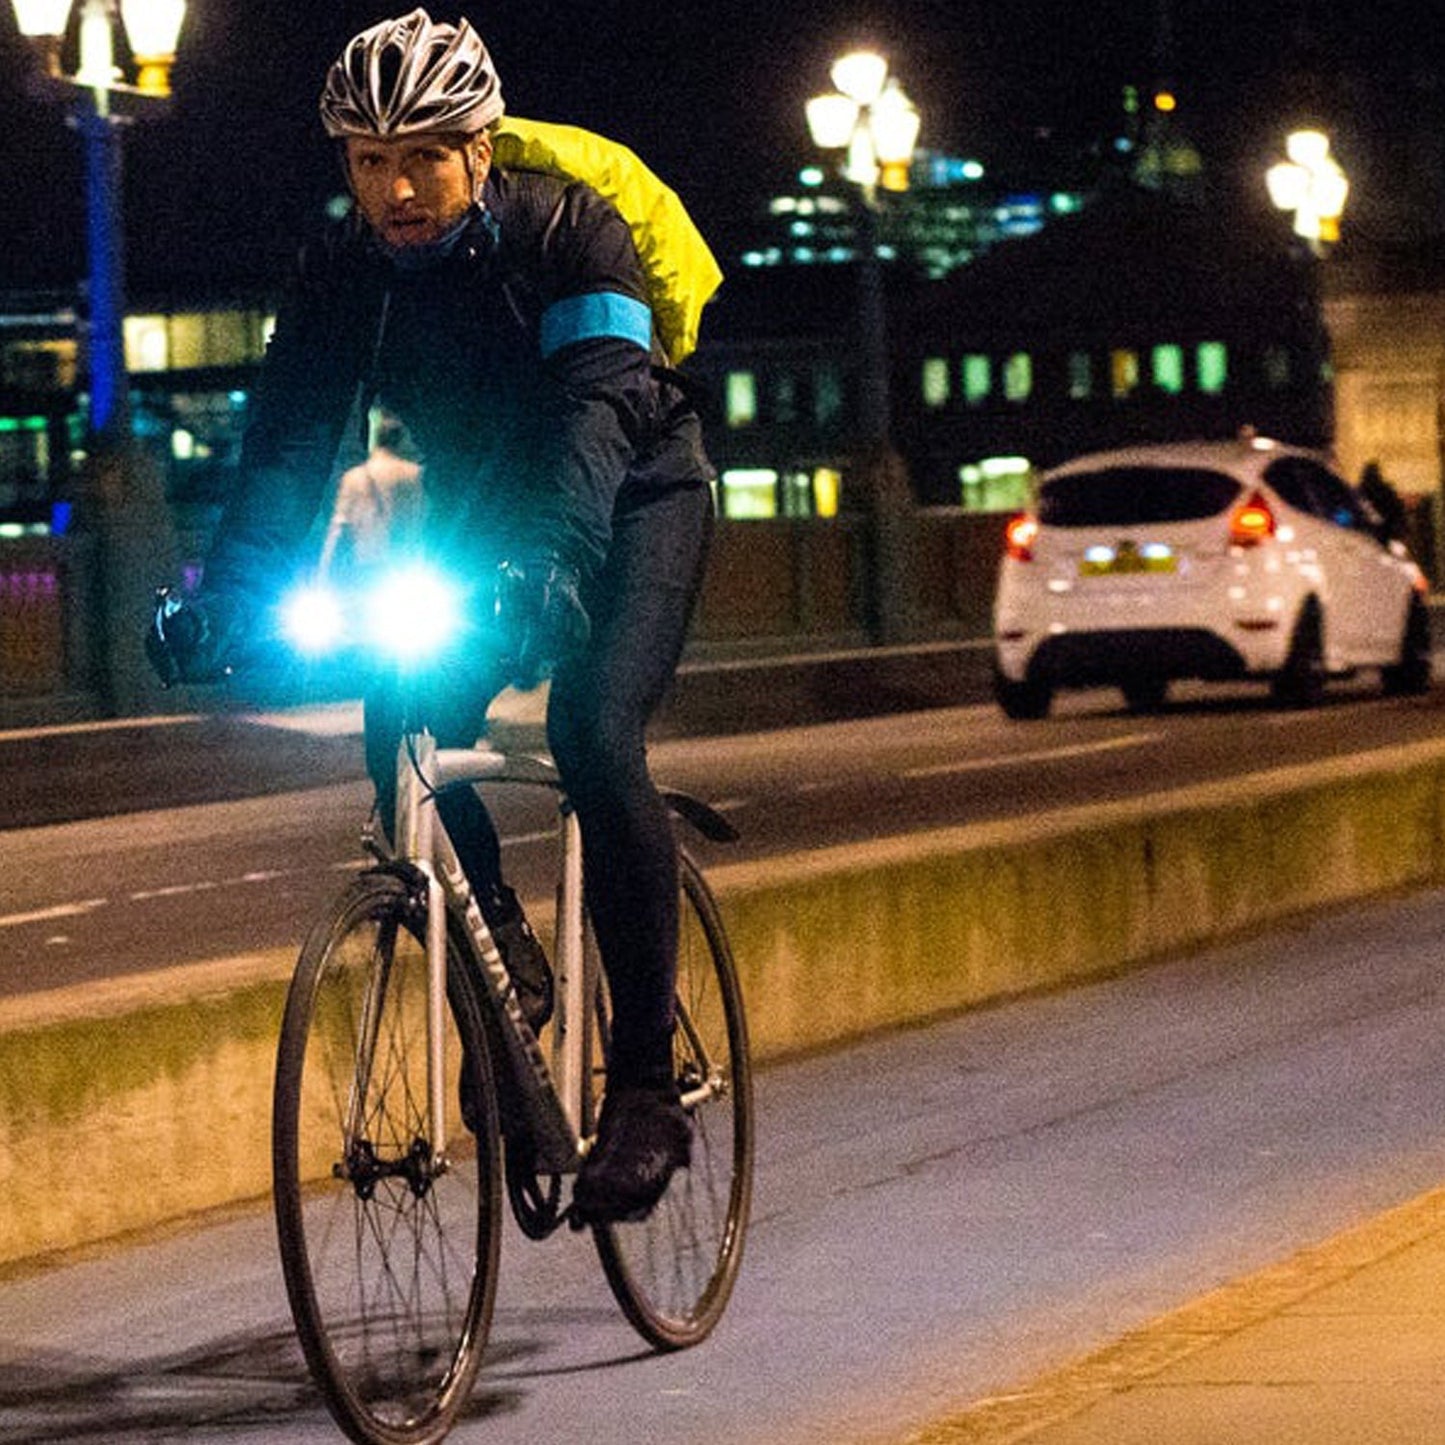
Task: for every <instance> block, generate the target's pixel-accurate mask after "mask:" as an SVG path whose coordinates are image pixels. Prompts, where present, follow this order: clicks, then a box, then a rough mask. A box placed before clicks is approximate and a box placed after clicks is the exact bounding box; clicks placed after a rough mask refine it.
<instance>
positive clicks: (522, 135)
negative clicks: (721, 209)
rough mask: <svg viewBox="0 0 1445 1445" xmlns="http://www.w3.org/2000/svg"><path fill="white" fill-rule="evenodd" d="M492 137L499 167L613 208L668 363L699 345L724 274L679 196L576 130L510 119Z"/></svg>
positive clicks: (611, 144) (629, 156) (623, 150)
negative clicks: (551, 181) (587, 190)
mask: <svg viewBox="0 0 1445 1445" xmlns="http://www.w3.org/2000/svg"><path fill="white" fill-rule="evenodd" d="M494 140H495V146H496V148H495V157H494V159H495V162H496V164H497V165H499V166H502V167H503V168H504V169H510V170H524V171H542V172H545V173H546V174H547V175H553V176H561V177H562V178H563V179H564V180H572V181H584V182H585V183H586V184H587V185H589V186H591V187H592V189H593V190H594V191H596V192H598V194H600V195H603V196H605V197H606V198H607V199H608V200H609V201H611V202H612V204H613V205H614V206H616V207H617V210H618V212H619V213H620V214H621V216H622V218H623V220H625V221H626V222H627V224H628V226H629V227H630V228H631V230H632V239H633V240H634V242H635V243H636V245H637V254H638V256H639V257H640V259H641V261H642V268H643V270H644V271H645V272H646V275H647V287H648V292H649V294H650V298H651V302H652V311H653V315H654V316H655V317H656V318H657V329H658V332H659V334H660V335H661V337H662V344H663V346H664V347H665V348H666V350H667V359H668V360H669V361H670V362H671V363H672V364H673V365H674V366H680V365H681V364H682V362H683V361H684V360H686V358H687V357H689V356H690V355H691V354H692V353H693V351H694V350H695V349H696V347H697V334H698V327H699V326H700V324H701V322H702V308H703V307H704V306H705V305H707V302H708V299H709V298H710V297H711V296H712V294H713V292H715V291H716V290H717V288H718V286H719V284H720V283H721V281H722V271H721V269H720V268H719V266H718V264H717V261H716V260H714V259H713V254H712V252H711V251H710V250H708V246H707V242H706V241H704V240H703V238H702V233H701V232H700V231H699V230H698V229H697V227H696V226H695V225H694V224H693V221H692V217H691V216H689V215H688V213H687V211H686V210H685V209H684V207H683V204H682V201H681V200H680V199H679V198H678V195H677V192H676V191H674V190H672V189H671V188H670V187H668V186H666V185H664V184H663V183H662V182H661V181H660V180H658V178H657V177H656V176H655V175H653V173H652V172H651V171H650V170H648V168H647V167H646V166H645V165H644V164H643V163H642V161H641V160H639V159H638V157H637V156H636V155H635V154H634V153H633V152H632V151H630V150H629V149H628V148H627V147H626V146H625V145H622V144H620V143H619V142H617V141H611V140H607V139H606V138H605V137H603V136H600V135H595V134H593V132H592V131H589V130H583V129H581V128H580V127H579V126H573V125H552V124H550V123H549V122H547V121H540V120H522V119H520V118H519V117H517V116H514V115H509V116H506V117H504V118H503V120H502V121H501V123H500V125H499V127H498V129H497V132H496V135H495V136H494Z"/></svg>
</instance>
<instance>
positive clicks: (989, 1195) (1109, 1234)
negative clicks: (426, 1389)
mask: <svg viewBox="0 0 1445 1445" xmlns="http://www.w3.org/2000/svg"><path fill="white" fill-rule="evenodd" d="M1442 937H1445V894H1442V893H1431V894H1422V895H1419V896H1416V897H1413V898H1410V899H1406V900H1403V901H1395V902H1389V903H1383V904H1378V905H1373V906H1370V907H1362V908H1355V909H1351V910H1349V911H1342V912H1339V913H1337V914H1334V915H1331V916H1328V917H1320V918H1316V919H1313V920H1311V921H1309V922H1305V923H1300V924H1298V925H1297V926H1294V927H1292V928H1290V929H1288V930H1284V931H1280V932H1277V933H1273V934H1270V935H1268V936H1263V937H1260V938H1257V939H1255V940H1253V941H1251V942H1249V943H1247V944H1241V945H1238V946H1235V947H1231V948H1227V949H1221V950H1214V951H1211V952H1208V953H1200V954H1198V955H1195V956H1193V957H1190V958H1187V959H1182V960H1179V961H1177V962H1174V963H1170V964H1165V965H1160V966H1156V967H1153V968H1151V969H1148V970H1145V971H1141V972H1138V973H1135V974H1133V975H1130V976H1128V977H1124V978H1118V979H1114V980H1111V981H1108V982H1103V983H1099V984H1094V985H1090V986H1087V987H1083V988H1077V989H1073V990H1070V991H1068V992H1066V993H1059V994H1055V995H1050V996H1045V997H1037V998H1032V999H1027V1000H1021V1001H1016V1002H1012V1003H1009V1004H1006V1005H1003V1006H1000V1007H996V1008H991V1009H987V1010H982V1011H978V1012H975V1013H972V1014H969V1015H966V1016H963V1017H960V1018H957V1019H955V1020H953V1021H950V1022H947V1023H944V1024H939V1025H936V1026H933V1027H930V1028H927V1029H918V1030H911V1031H906V1032H901V1033H896V1034H893V1035H889V1036H885V1037H882V1038H878V1039H874V1040H872V1041H870V1042H867V1043H865V1044H862V1045H860V1046H857V1047H854V1048H850V1049H848V1050H847V1051H845V1052H839V1053H835V1054H830V1055H827V1056H823V1057H816V1058H813V1059H810V1060H806V1061H803V1062H798V1063H792V1064H788V1065H785V1066H775V1067H770V1068H768V1069H765V1070H764V1071H762V1074H761V1076H760V1078H759V1080H758V1085H759V1088H758V1105H759V1122H760V1129H759V1168H758V1177H757V1194H756V1203H755V1211H754V1222H753V1226H752V1230H751V1233H750V1236H749V1240H748V1245H747V1253H746V1257H745V1259H744V1264H743V1270H742V1274H741V1277H740V1280H739V1284H738V1288H737V1291H736V1294H735V1296H734V1299H733V1301H732V1304H731V1305H730V1307H729V1310H728V1313H727V1314H726V1316H725V1317H724V1319H723V1321H722V1323H721V1325H720V1327H719V1329H718V1331H717V1332H716V1334H715V1335H714V1336H713V1338H712V1339H711V1340H710V1341H708V1342H706V1343H705V1344H704V1345H702V1346H701V1347H699V1348H698V1349H696V1350H693V1351H689V1352H685V1353H682V1354H677V1355H671V1356H653V1355H649V1354H646V1353H645V1352H643V1351H642V1350H641V1348H640V1342H639V1340H638V1339H637V1338H636V1337H635V1336H634V1335H633V1334H632V1332H631V1330H630V1329H629V1327H628V1326H627V1325H626V1323H625V1321H624V1320H623V1318H622V1316H621V1315H620V1313H619V1312H618V1310H617V1309H616V1307H615V1306H614V1304H613V1303H612V1300H611V1297H610V1295H609V1294H608V1292H607V1288H606V1285H605V1283H604V1281H603V1277H602V1273H601V1270H600V1268H599V1267H598V1265H597V1262H596V1259H595V1257H594V1255H593V1253H592V1250H591V1248H590V1245H589V1243H588V1241H587V1240H586V1239H585V1238H584V1237H581V1236H572V1235H569V1234H564V1235H563V1236H561V1237H557V1238H554V1239H553V1240H551V1241H548V1242H547V1243H546V1244H542V1245H535V1244H529V1243H526V1242H524V1241H522V1240H521V1238H520V1236H519V1235H518V1234H517V1233H516V1232H515V1231H514V1230H513V1231H509V1234H508V1236H507V1239H506V1242H505V1245H504V1249H503V1264H502V1269H503V1274H502V1283H501V1290H500V1297H499V1302H498V1309H497V1316H496V1321H495V1327H494V1331H493V1338H492V1346H491V1349H490V1352H489V1363H488V1365H487V1366H486V1368H485V1369H484V1372H483V1375H482V1379H481V1384H480V1387H479V1390H478V1392H477V1395H476V1397H475V1402H474V1408H473V1412H472V1414H471V1415H470V1416H469V1417H468V1418H467V1420H466V1421H465V1422H464V1423H463V1425H462V1426H461V1428H459V1429H458V1431H457V1432H456V1435H455V1437H454V1438H455V1439H456V1440H457V1441H458V1442H462V1445H466V1442H475V1445H483V1442H488V1445H507V1442H527V1445H534V1442H537V1441H567V1442H572V1441H575V1442H579V1445H636V1442H638V1441H648V1442H650V1445H652V1442H655V1445H684V1442H686V1445H691V1442H695V1441H697V1440H699V1439H703V1438H706V1439H712V1440H718V1441H726V1442H728V1445H824V1442H826V1445H863V1442H867V1445H879V1442H883V1441H890V1442H901V1441H902V1440H904V1439H905V1438H906V1436H907V1433H908V1431H909V1430H910V1429H911V1428H913V1427H915V1426H916V1425H918V1424H919V1423H921V1422H923V1421H925V1420H927V1419H929V1418H931V1417H935V1416H937V1415H939V1414H942V1413H945V1412H947V1411H950V1410H953V1409H957V1408H960V1407H961V1406H962V1405H964V1404H965V1403H967V1402H969V1401H971V1400H973V1399H975V1398H978V1397H979V1396H981V1395H982V1394H985V1393H991V1392H994V1391H997V1390H1002V1389H1007V1388H1008V1387H1009V1386H1010V1385H1012V1384H1017V1383H1021V1382H1022V1381H1024V1380H1027V1379H1028V1378H1030V1377H1032V1376H1033V1375H1034V1374H1036V1373H1037V1372H1039V1371H1041V1370H1043V1369H1045V1368H1047V1367H1048V1366H1050V1365H1053V1364H1057V1363H1060V1362H1062V1361H1064V1360H1065V1359H1068V1358H1070V1357H1072V1356H1074V1355H1076V1354H1078V1353H1080V1352H1082V1351H1084V1350H1086V1349H1089V1348H1092V1347H1094V1346H1097V1345H1099V1344H1101V1343H1103V1342H1104V1341H1106V1340H1108V1339H1111V1338H1113V1337H1115V1336H1116V1335H1117V1334H1118V1333H1120V1332H1121V1331H1123V1330H1125V1329H1128V1328H1130V1327H1132V1326H1135V1325H1137V1324H1140V1323H1142V1322H1144V1321H1146V1320H1148V1319H1150V1318H1152V1317H1154V1316H1155V1315H1157V1314H1159V1313H1160V1312H1162V1311H1164V1310H1167V1309H1169V1308H1171V1307H1173V1306H1175V1305H1177V1304H1180V1303H1182V1302H1184V1301H1185V1300H1187V1299H1190V1298H1193V1297H1195V1296H1196V1295H1198V1294H1199V1293H1201V1292H1203V1291H1205V1290H1207V1289H1209V1288H1211V1287H1213V1286H1215V1285H1218V1284H1220V1283H1223V1282H1225V1281H1227V1280H1229V1279H1231V1278H1235V1277H1237V1276H1239V1275H1240V1274H1242V1273H1245V1272H1249V1271H1252V1270H1254V1269H1257V1268H1259V1267H1261V1266H1262V1265H1264V1264H1265V1263H1267V1262H1271V1261H1274V1260H1278V1259H1280V1258H1281V1257H1283V1256H1285V1255H1286V1254H1288V1253H1289V1252H1291V1251H1292V1250H1293V1249H1295V1248H1296V1247H1298V1246H1300V1245H1302V1244H1304V1243H1307V1242H1310V1241H1315V1240H1319V1239H1322V1238H1324V1237H1327V1236H1329V1235H1330V1234H1332V1233H1334V1232H1336V1231H1338V1230H1340V1229H1342V1228H1344V1227H1346V1226H1349V1225H1351V1224H1353V1223H1356V1222H1358V1221H1359V1220H1361V1219H1363V1218H1366V1217H1368V1216H1369V1215H1371V1214H1373V1213H1374V1212H1376V1211H1378V1210H1380V1209H1383V1208H1385V1207H1387V1206H1390V1205H1392V1204H1395V1203H1397V1202H1399V1201H1402V1200H1404V1199H1407V1198H1410V1197H1412V1196H1413V1195H1415V1194H1416V1193H1419V1192H1420V1191H1422V1190H1424V1189H1426V1188H1429V1187H1432V1186H1435V1185H1437V1184H1438V1183H1439V1181H1440V1179H1441V1177H1442V1175H1445V1050H1442V1049H1441V1048H1440V1039H1441V1037H1442V1034H1445V992H1442V986H1441V980H1442V974H1441V966H1440V943H1439V940H1440V939H1441V938H1442ZM77 1167H82V1168H83V1167H84V1161H77ZM144 1185H145V1181H144V1180H143V1179H138V1180H137V1181H136V1187H137V1188H143V1187H144ZM0 1361H3V1365H0V1441H5V1442H17V1445H18V1442H26V1445H42V1442H44V1445H52V1442H53V1445H59V1442H65V1445H85V1442H104V1445H163V1442H172V1441H181V1440H184V1441H185V1442H187V1445H195V1442H204V1441H214V1442H217V1445H275V1442H277V1441H280V1440H284V1441H286V1442H288V1445H313V1442H315V1445H320V1442H326V1445H330V1442H333V1441H336V1440H339V1439H340V1438H341V1437H340V1435H339V1433H338V1432H337V1431H336V1430H335V1429H334V1428H333V1427H332V1426H331V1424H330V1422H329V1420H328V1419H327V1417H326V1415H325V1413H324V1411H323V1409H322V1407H321V1405H320V1403H319V1400H318V1397H317V1395H316V1393H315V1391H314V1390H313V1389H312V1388H311V1387H310V1385H309V1383H308V1381H307V1379H306V1376H305V1373H304V1370H303V1367H302V1364H301V1360H300V1355H299V1351H298V1349H297V1347H296V1345H295V1343H294V1338H293V1335H292V1332H291V1326H290V1322H289V1318H288V1315H287V1310H286V1304H285V1298H284V1294H283V1291H282V1286H281V1281H280V1277H279V1269H278V1266H277V1264H276V1259H275V1249H274V1244H273V1241H272V1236H271V1229H270V1224H269V1219H268V1217H267V1216H266V1215H265V1214H264V1213H263V1212H261V1211H260V1210H259V1208H258V1210H257V1211H256V1212H251V1213H245V1212H242V1213H238V1214H234V1215H232V1216H230V1217H229V1218H227V1219H226V1220H224V1221H219V1222H216V1221H213V1222H211V1223H210V1224H208V1225H205V1226H204V1227H195V1228H189V1229H185V1230H182V1231H179V1232H176V1233H172V1234H171V1235H169V1236H168V1237H165V1238H160V1239H154V1240H150V1241H147V1242H145V1243H140V1244H137V1243H135V1242H132V1243H131V1245H130V1246H129V1247H125V1248H118V1249H115V1250H112V1251H107V1252H102V1253H99V1254H97V1255H95V1256H93V1257H91V1258H88V1259H84V1260H78V1261H74V1262H72V1263H69V1264H68V1265H66V1266H65V1267H62V1268H54V1269H50V1270H46V1271H45V1272H43V1273H37V1274H32V1275H30V1276H28V1277H23V1278H13V1277H12V1278H10V1279H9V1280H0ZM1251 1445H1253V1442H1251Z"/></svg>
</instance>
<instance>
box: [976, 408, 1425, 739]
mask: <svg viewBox="0 0 1445 1445" xmlns="http://www.w3.org/2000/svg"><path fill="white" fill-rule="evenodd" d="M1425 593H1426V583H1425V579H1424V577H1423V575H1422V574H1421V572H1420V569H1419V568H1418V567H1417V566H1416V565H1415V563H1414V562H1413V561H1412V560H1411V558H1410V555H1409V553H1408V552H1407V551H1406V550H1405V548H1404V546H1403V545H1402V544H1401V543H1400V542H1398V541H1392V540H1389V539H1388V538H1386V537H1385V535H1384V528H1383V526H1382V524H1381V522H1380V519H1379V517H1378V516H1377V515H1376V514H1375V512H1374V511H1373V510H1372V509H1371V508H1370V507H1369V505H1368V504H1367V503H1365V502H1364V501H1363V500H1362V499H1361V497H1360V496H1359V494H1358V493H1357V492H1356V491H1355V490H1354V488H1352V487H1351V486H1350V485H1349V484H1348V483H1347V482H1345V481H1344V480H1342V479H1341V478H1340V476H1339V475H1338V474H1337V473H1336V472H1334V471H1333V470H1332V469H1331V467H1330V464H1329V461H1328V459H1327V457H1325V456H1324V455H1323V454H1321V453H1319V452H1314V451H1307V450H1304V449H1302V448H1300V447H1293V446H1285V445H1283V444H1281V443H1278V442H1272V441H1269V440H1266V439H1265V438H1262V437H1251V436H1244V437H1241V439H1240V440H1238V441H1233V442H1190V443H1174V444H1165V445H1157V446H1139V447H1133V448H1129V449H1125V450H1121V451H1111V452H1098V453H1095V454H1093V455H1091V456H1085V457H1080V458H1077V459H1076V460H1074V461H1071V462H1068V463H1066V464H1065V465H1063V466H1060V467H1056V468H1055V469H1053V470H1052V471H1049V472H1047V473H1045V474H1044V476H1043V477H1042V478H1041V480H1040V483H1039V487H1038V492H1037V499H1036V505H1035V507H1034V508H1033V510H1031V511H1029V512H1026V513H1023V514H1020V515H1019V516H1016V517H1014V518H1013V519H1012V520H1011V521H1010V522H1009V524H1008V528H1007V531H1006V538H1005V556H1004V558H1003V561H1002V564H1001V567H1000V571H999V580H998V591H997V594H996V597H995V601H994V641H995V647H996V653H995V666H994V684H995V696H996V697H997V699H998V702H999V705H1000V706H1001V707H1002V708H1003V710H1004V711H1005V712H1006V713H1007V714H1008V715H1009V716H1010V717H1013V718H1039V717H1043V716H1044V715H1045V714H1047V712H1048V710H1049V707H1050V704H1051V703H1052V701H1053V696H1054V693H1055V691H1056V690H1057V689H1059V688H1070V687H1093V686H1099V685H1109V686H1116V687H1119V688H1121V689H1122V690H1123V693H1124V697H1125V700H1126V702H1127V703H1128V705H1129V706H1130V707H1131V708H1134V709H1136V710H1147V709H1150V708H1154V707H1157V706H1159V705H1160V704H1161V703H1162V702H1163V700H1164V696H1165V693H1166V691H1167V690H1168V687H1169V683H1170V682H1171V681H1172V680H1173V679H1175V678H1186V677H1192V678H1205V679H1217V680H1223V679H1234V678H1259V679H1261V680H1265V681H1267V682H1269V683H1270V684H1271V686H1272V687H1273V690H1274V694H1275V697H1276V698H1277V699H1278V700H1279V701H1280V702H1282V703H1286V704H1291V705H1297V706H1307V705H1311V704H1313V703H1315V702H1317V701H1318V700H1319V698H1320V695H1321V691H1322V689H1323V686H1324V683H1325V680H1326V679H1327V678H1328V677H1334V676H1344V675H1347V674H1349V673H1352V672H1354V671H1355V670H1356V669H1359V668H1367V667H1377V668H1379V669H1381V675H1382V679H1383V683H1384V687H1385V689H1386V691H1387V692H1393V693H1420V692H1424V691H1426V690H1427V689H1428V688H1429V686H1430V623H1429V614H1428V612H1427V610H1426V606H1425Z"/></svg>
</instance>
